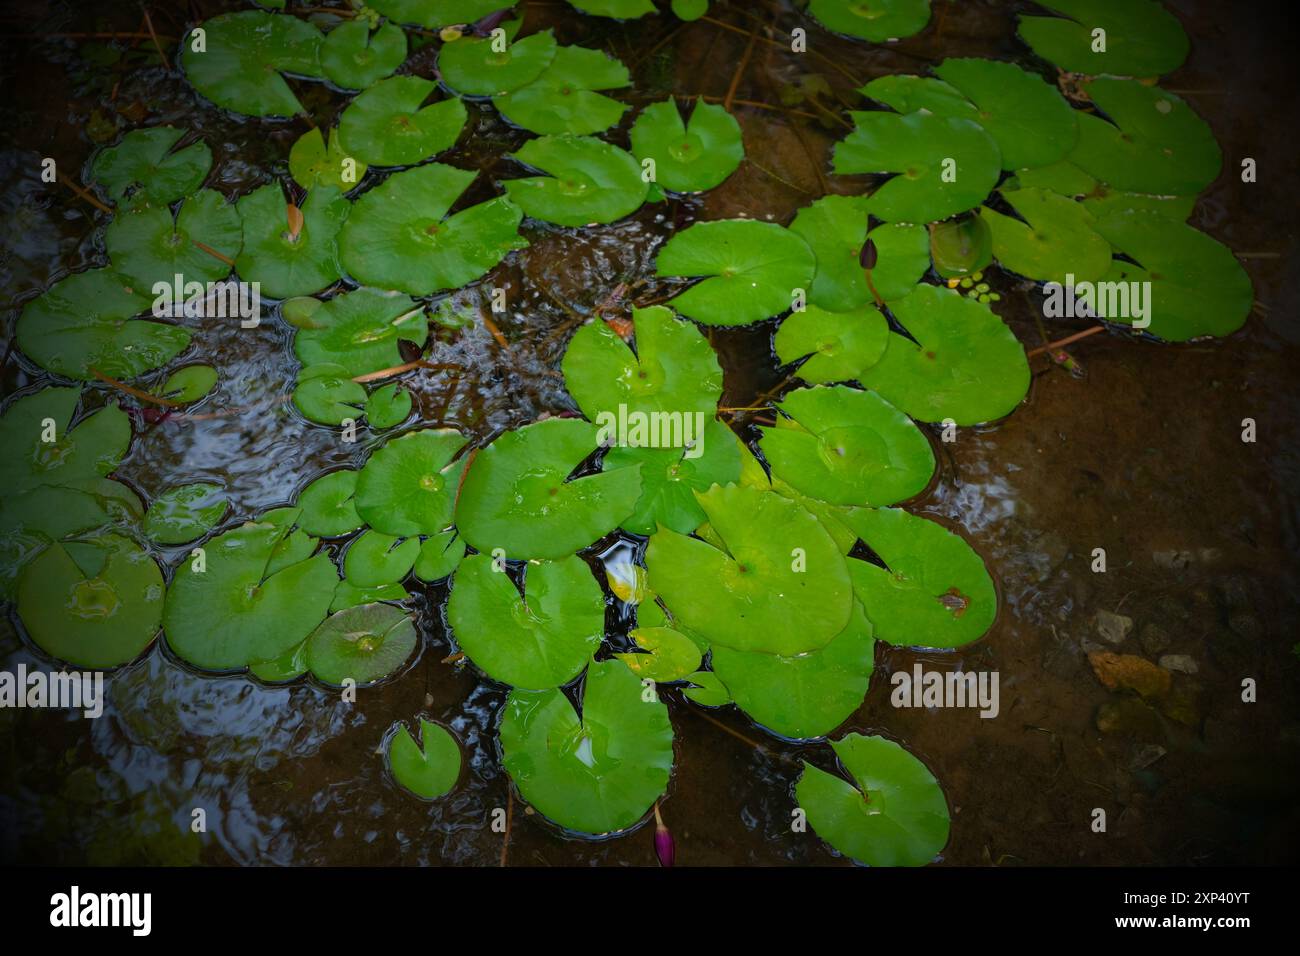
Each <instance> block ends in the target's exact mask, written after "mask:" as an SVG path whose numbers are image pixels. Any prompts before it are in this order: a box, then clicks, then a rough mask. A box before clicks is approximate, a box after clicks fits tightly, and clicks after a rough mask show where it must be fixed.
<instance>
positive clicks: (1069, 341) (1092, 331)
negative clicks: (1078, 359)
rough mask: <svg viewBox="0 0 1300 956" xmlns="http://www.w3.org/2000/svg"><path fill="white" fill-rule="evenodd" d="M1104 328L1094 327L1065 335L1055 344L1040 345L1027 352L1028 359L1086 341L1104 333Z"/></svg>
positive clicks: (1102, 326) (1100, 326)
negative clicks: (1091, 336) (1082, 340)
mask: <svg viewBox="0 0 1300 956" xmlns="http://www.w3.org/2000/svg"><path fill="white" fill-rule="evenodd" d="M1105 331H1106V326H1104V325H1094V326H1091V327H1089V328H1086V329H1084V330H1083V331H1082V332H1075V333H1074V334H1073V335H1067V336H1066V337H1065V338H1063V339H1057V340H1056V341H1055V342H1048V343H1047V344H1046V345H1040V346H1039V347H1038V348H1036V349H1033V350H1032V351H1030V352H1029V354H1028V357H1029V358H1033V357H1034V356H1035V355H1042V354H1043V353H1044V352H1050V351H1052V350H1053V349H1060V348H1065V346H1067V345H1073V344H1074V343H1075V342H1078V341H1079V340H1080V339H1086V338H1087V337H1088V336H1090V335H1096V334H1097V333H1098V332H1105Z"/></svg>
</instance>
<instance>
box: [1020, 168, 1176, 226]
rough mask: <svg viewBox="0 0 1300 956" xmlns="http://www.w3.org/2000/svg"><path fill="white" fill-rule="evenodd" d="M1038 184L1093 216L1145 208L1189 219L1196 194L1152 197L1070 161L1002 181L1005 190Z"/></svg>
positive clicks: (1159, 213)
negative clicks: (1114, 185) (1109, 182)
mask: <svg viewBox="0 0 1300 956" xmlns="http://www.w3.org/2000/svg"><path fill="white" fill-rule="evenodd" d="M1025 187H1036V188H1039V189H1050V190H1051V191H1052V192H1054V193H1059V194H1060V195H1062V196H1068V197H1070V198H1071V199H1078V200H1080V201H1081V202H1082V203H1083V208H1085V209H1087V210H1088V212H1090V213H1092V217H1093V218H1094V219H1101V218H1103V217H1105V216H1109V215H1112V214H1114V213H1118V212H1127V211H1130V210H1142V211H1143V212H1151V213H1154V214H1156V215H1160V216H1165V217H1167V218H1170V219H1175V220H1177V221H1178V222H1186V221H1187V219H1188V217H1189V216H1191V214H1192V210H1193V208H1195V206H1196V197H1195V196H1151V195H1148V194H1146V193H1132V192H1124V191H1123V190H1117V189H1111V188H1110V187H1109V186H1107V185H1106V184H1105V183H1100V182H1098V181H1097V180H1096V179H1094V178H1093V177H1091V176H1089V175H1088V174H1087V173H1085V172H1084V171H1083V170H1082V169H1080V168H1079V167H1078V166H1075V165H1074V164H1073V163H1070V162H1061V163H1053V164H1052V165H1050V166H1043V167H1040V168H1038V169H1022V170H1020V171H1019V172H1017V174H1016V176H1015V177H1014V178H1013V179H1010V180H1008V181H1007V182H1005V183H1003V184H1002V188H1003V189H1004V190H1005V189H1021V188H1025Z"/></svg>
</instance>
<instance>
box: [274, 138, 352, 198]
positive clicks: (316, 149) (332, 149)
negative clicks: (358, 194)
mask: <svg viewBox="0 0 1300 956" xmlns="http://www.w3.org/2000/svg"><path fill="white" fill-rule="evenodd" d="M367 168H368V167H367V166H366V164H365V163H363V162H361V160H359V159H357V158H356V157H354V156H349V155H348V154H347V153H345V152H344V151H343V148H342V147H341V146H340V145H339V138H338V134H337V132H336V131H335V130H330V140H329V147H328V148H326V145H325V137H324V136H323V135H322V134H321V131H320V129H319V128H317V127H313V128H311V129H309V130H307V132H305V133H303V134H302V135H301V136H299V137H298V139H297V140H295V141H294V144H293V146H292V147H291V148H290V150H289V174H290V175H291V176H293V180H294V182H296V183H297V184H298V185H299V186H301V187H302V188H303V189H306V190H311V189H314V188H315V187H317V186H332V187H334V188H335V189H338V190H340V191H341V192H347V191H348V190H349V189H351V188H352V187H353V186H355V185H356V184H357V183H358V182H360V181H361V177H362V176H364V175H365V174H366V169H367Z"/></svg>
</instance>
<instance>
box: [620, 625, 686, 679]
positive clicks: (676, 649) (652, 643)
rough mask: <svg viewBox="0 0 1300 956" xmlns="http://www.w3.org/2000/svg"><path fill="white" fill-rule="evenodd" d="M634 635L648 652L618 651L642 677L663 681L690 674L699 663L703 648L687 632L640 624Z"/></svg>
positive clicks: (621, 657) (626, 662) (681, 677)
mask: <svg viewBox="0 0 1300 956" xmlns="http://www.w3.org/2000/svg"><path fill="white" fill-rule="evenodd" d="M632 639H633V640H634V641H636V644H637V647H639V648H640V649H641V650H642V651H644V652H645V653H636V654H615V655H614V656H615V657H617V658H618V659H619V660H621V661H622V662H623V663H624V664H626V665H627V666H628V669H629V670H631V671H632V673H633V674H635V675H636V676H637V677H640V678H641V679H642V680H652V681H655V682H657V683H660V684H667V683H670V682H671V681H675V680H682V679H683V678H685V677H689V676H690V675H691V674H692V673H694V672H695V671H696V670H697V669H698V668H699V666H700V659H701V658H700V649H699V648H698V647H696V646H695V642H694V641H692V640H691V639H690V638H689V637H687V636H686V635H685V634H683V633H681V632H680V631H674V630H673V629H672V628H670V627H638V628H635V629H634V630H633V631H632Z"/></svg>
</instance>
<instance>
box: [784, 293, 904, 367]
mask: <svg viewBox="0 0 1300 956" xmlns="http://www.w3.org/2000/svg"><path fill="white" fill-rule="evenodd" d="M888 344H889V322H888V321H887V320H886V319H885V316H884V315H883V314H882V313H881V312H880V310H879V309H877V308H875V307H874V306H869V305H867V306H860V307H858V308H856V309H852V310H850V311H848V312H828V311H826V310H825V309H819V308H818V307H817V306H815V305H810V306H809V307H808V308H807V309H805V310H804V311H802V312H795V313H794V314H793V315H791V316H789V317H788V318H786V320H785V321H783V322H782V323H781V327H780V328H779V329H777V330H776V335H775V336H774V337H773V339H772V345H773V347H774V348H775V349H776V354H777V357H778V358H779V359H780V360H781V361H782V362H783V363H785V364H789V363H791V362H797V361H798V360H799V359H801V358H804V357H805V356H807V357H808V360H807V361H806V362H804V363H803V364H802V365H800V366H799V377H800V378H801V379H803V380H804V381H805V382H810V383H812V384H814V385H818V384H824V383H828V382H847V381H849V380H850V379H854V378H857V376H858V373H859V372H861V371H862V370H863V369H865V368H870V367H871V366H872V365H874V364H876V362H878V361H880V357H881V356H882V355H884V354H885V346H886V345H888Z"/></svg>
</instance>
